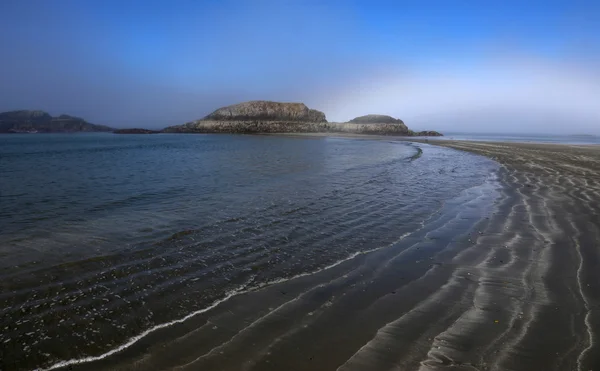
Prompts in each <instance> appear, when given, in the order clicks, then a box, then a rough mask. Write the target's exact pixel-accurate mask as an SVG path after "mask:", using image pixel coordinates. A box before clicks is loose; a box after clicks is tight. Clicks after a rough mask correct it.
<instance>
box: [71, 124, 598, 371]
mask: <svg viewBox="0 0 600 371" xmlns="http://www.w3.org/2000/svg"><path fill="white" fill-rule="evenodd" d="M274 135H276V136H282V135H281V134H274ZM284 136H291V137H306V138H308V137H312V138H322V137H339V138H344V139H370V140H390V141H393V140H399V141H407V142H416V143H425V144H431V145H438V146H443V147H447V148H451V149H455V150H460V151H466V152H471V153H475V154H478V155H483V156H486V157H488V158H490V159H492V160H494V161H496V162H498V163H500V164H501V165H502V167H501V168H500V169H499V170H498V171H497V176H498V178H499V182H500V183H501V184H502V185H503V187H502V189H501V190H500V192H501V196H500V197H499V198H497V199H496V204H495V207H494V210H495V211H494V212H493V213H491V214H489V215H488V216H487V217H482V215H483V214H481V215H480V213H481V211H480V210H479V211H478V210H477V207H476V206H475V205H471V204H469V203H465V204H461V203H460V202H457V204H456V209H455V210H456V216H460V217H458V218H456V220H454V219H452V220H434V221H433V222H431V223H429V224H427V228H428V230H423V231H421V230H419V231H415V233H414V235H412V236H407V238H404V239H402V241H399V245H402V248H395V249H384V250H379V251H374V252H372V253H367V254H362V255H360V256H356V257H354V258H353V259H350V260H348V261H345V262H343V263H341V264H339V265H336V266H334V267H332V268H331V269H327V270H324V271H321V272H318V273H317V274H315V275H310V276H303V277H298V278H296V279H294V280H291V281H288V282H283V283H281V284H275V285H271V286H268V287H265V288H263V289H260V290H257V291H252V292H248V293H243V294H240V295H238V296H235V297H232V298H231V300H228V301H226V302H222V303H220V304H219V305H218V307H215V308H212V309H210V310H208V311H207V313H205V314H206V315H204V314H203V315H201V316H197V317H194V318H190V319H189V320H187V321H186V322H185V323H180V324H179V325H178V326H176V327H173V328H169V329H165V330H161V331H160V333H158V332H157V333H156V334H151V335H150V336H148V337H147V338H144V339H141V340H140V341H139V343H136V344H134V345H133V346H132V347H131V348H129V349H126V350H124V351H123V352H122V353H118V354H114V355H113V356H111V357H108V358H106V359H103V360H101V361H99V362H93V363H85V364H80V365H78V364H73V369H82V370H84V369H85V370H90V369H99V370H101V369H119V370H128V369H171V368H174V367H178V368H180V369H189V370H194V369H198V368H200V369H207V370H210V369H215V370H228V369H231V370H234V369H239V368H240V367H242V366H244V367H246V368H248V369H253V370H277V369H281V368H282V367H287V368H289V367H293V369H300V370H304V369H306V370H308V369H311V370H330V369H339V370H363V369H390V368H394V367H396V368H397V367H400V369H407V370H412V369H420V370H438V369H442V368H447V367H448V366H450V367H452V368H453V369H457V370H473V369H478V370H485V369H498V370H504V369H514V370H531V369H548V370H563V369H577V370H592V369H597V368H599V367H600V348H599V344H598V343H597V337H598V329H599V328H600V313H599V312H598V309H597V308H598V304H600V284H599V283H598V280H597V273H596V272H597V269H596V268H597V267H598V266H599V263H600V252H598V251H596V250H597V248H596V246H597V244H598V241H600V219H599V212H600V175H598V174H600V146H580V145H575V146H573V145H565V144H531V143H494V142H466V141H447V140H444V141H429V140H426V139H422V140H420V139H417V138H411V137H406V138H398V137H392V136H372V135H356V134H351V135H342V136H337V135H330V134H324V135H316V136H315V135H312V134H291V135H284ZM374 137H375V138H374ZM488 192H492V193H493V192H494V191H493V190H487V191H480V194H478V196H477V197H483V198H485V197H490V193H488ZM463 213H464V215H463ZM473 218H475V219H476V221H475V222H473V221H472V220H475V219H473ZM465 220H466V221H465ZM467 221H468V223H471V224H468V223H467ZM459 222H461V223H467V224H465V225H471V227H469V230H468V233H466V234H464V235H463V234H462V233H459V234H453V231H454V230H460V228H457V226H456V225H454V224H453V223H459ZM436 223H437V224H436ZM473 223H474V224H473ZM163 331H164V332H163Z"/></svg>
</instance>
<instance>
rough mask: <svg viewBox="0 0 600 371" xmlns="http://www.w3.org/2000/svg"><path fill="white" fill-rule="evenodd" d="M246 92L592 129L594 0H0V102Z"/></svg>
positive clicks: (159, 118)
mask: <svg viewBox="0 0 600 371" xmlns="http://www.w3.org/2000/svg"><path fill="white" fill-rule="evenodd" d="M247 100H274V101H281V102H303V103H305V104H306V105H307V106H309V107H310V108H315V109H318V110H321V111H323V112H325V114H326V116H327V119H328V120H329V121H347V120H350V119H352V118H354V117H356V116H360V115H364V114H370V113H374V114H387V115H391V116H394V117H397V118H400V119H402V120H404V121H405V123H406V124H407V125H408V126H409V127H410V128H411V129H414V130H424V129H431V130H438V131H442V132H457V131H458V132H460V131H468V132H495V133H525V132H526V133H551V134H563V133H567V134H600V1H595V0H592V1H577V0H571V1H568V0H567V1H557V0H545V1H542V0H521V1H514V0H472V1H466V0H465V1H460V0H421V1H418V0H415V1H402V0H396V1H377V0H369V1H358V0H343V1H342V0H340V1H336V0H332V1H327V0H320V1H319V0H223V1H217V0H212V1H211V0H205V1H201V0H197V1H192V0H176V1H154V0H146V1H137V0H120V1H113V0H98V1H93V0H2V1H0V111H9V110H16V109H41V110H45V111H48V112H49V113H50V114H52V115H59V114H61V113H66V114H71V115H75V116H80V117H83V118H85V119H86V120H88V121H90V122H93V123H97V124H104V125H109V126H113V127H145V128H151V129H155V128H163V127H165V126H169V125H177V124H182V123H185V122H188V121H192V120H196V119H199V118H201V117H203V116H205V115H206V114H209V113H210V112H212V111H214V110H215V109H217V108H219V107H221V106H225V105H229V104H235V103H239V102H243V101H247Z"/></svg>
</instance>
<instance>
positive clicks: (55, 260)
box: [0, 134, 496, 369]
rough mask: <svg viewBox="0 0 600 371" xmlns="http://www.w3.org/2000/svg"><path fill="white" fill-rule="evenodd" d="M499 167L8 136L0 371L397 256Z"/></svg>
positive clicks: (138, 138)
mask: <svg viewBox="0 0 600 371" xmlns="http://www.w3.org/2000/svg"><path fill="white" fill-rule="evenodd" d="M495 167H496V165H495V164H494V163H493V162H491V161H489V160H487V159H485V158H482V157H478V156H474V155H470V154H466V153H462V152H458V151H454V150H450V149H443V148H436V147H433V146H427V145H424V144H423V145H422V144H419V145H412V144H408V143H402V142H391V141H371V140H345V139H333V138H321V139H299V138H284V137H266V136H265V137H261V136H228V135H177V134H173V135H168V134H164V135H163V134H161V135H122V136H119V135H112V134H81V135H60V134H54V135H50V134H49V135H44V134H39V135H4V136H0V203H1V206H2V207H1V209H0V268H1V269H0V329H1V331H0V369H31V368H36V367H47V366H50V365H52V364H55V363H57V362H60V361H62V360H68V359H77V358H82V357H87V356H97V355H101V354H104V353H106V352H109V351H111V350H112V349H115V348H117V347H119V346H121V345H122V344H125V343H126V342H127V341H129V340H130V339H132V338H134V337H136V336H139V335H140V334H142V333H143V332H144V331H146V330H148V329H151V328H153V327H156V326H161V325H163V324H165V323H168V322H169V321H173V320H176V319H180V318H184V317H185V316H187V315H189V314H191V313H194V312H195V311H199V310H202V309H203V308H206V307H208V306H210V305H212V304H213V303H215V302H217V301H219V300H223V299H224V298H227V297H228V295H231V293H234V292H240V291H243V290H252V289H256V288H258V287H261V286H264V285H267V284H273V283H274V282H277V281H281V280H287V279H290V278H292V277H294V276H297V275H302V274H308V273H310V272H315V271H318V270H319V269H323V268H326V267H328V266H331V265H333V264H336V263H338V262H340V261H343V260H345V259H349V258H352V257H353V256H355V255H356V254H360V253H362V252H367V251H371V250H374V249H380V248H385V247H386V246H390V245H392V244H394V243H395V242H397V241H399V239H401V238H403V236H405V235H406V234H409V233H411V232H413V231H415V230H417V229H419V228H421V227H422V226H423V225H425V224H426V223H427V222H428V220H429V219H431V218H432V217H433V216H434V215H436V213H439V212H440V210H441V208H442V206H443V205H444V203H445V202H446V201H447V200H449V199H451V198H453V197H457V196H458V195H460V194H463V197H471V196H469V194H467V196H464V192H465V190H466V189H470V188H472V187H479V186H480V185H482V184H485V182H486V181H490V180H489V179H490V174H491V172H492V171H493V170H494V169H495ZM472 197H475V196H472Z"/></svg>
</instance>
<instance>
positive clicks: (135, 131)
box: [113, 128, 161, 134]
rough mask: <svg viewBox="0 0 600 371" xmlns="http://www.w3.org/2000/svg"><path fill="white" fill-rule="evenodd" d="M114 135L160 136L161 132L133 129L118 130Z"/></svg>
mask: <svg viewBox="0 0 600 371" xmlns="http://www.w3.org/2000/svg"><path fill="white" fill-rule="evenodd" d="M113 133H115V134H160V133H161V131H158V130H150V129H140V128H133V129H118V130H115V131H113Z"/></svg>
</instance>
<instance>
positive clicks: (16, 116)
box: [0, 110, 114, 133]
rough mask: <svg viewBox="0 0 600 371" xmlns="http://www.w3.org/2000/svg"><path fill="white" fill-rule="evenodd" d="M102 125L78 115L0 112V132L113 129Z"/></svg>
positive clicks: (26, 111) (95, 130) (67, 131)
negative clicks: (56, 115)
mask: <svg viewBox="0 0 600 371" xmlns="http://www.w3.org/2000/svg"><path fill="white" fill-rule="evenodd" d="M113 130H114V129H113V128H110V127H108V126H104V125H95V124H90V123H89V122H87V121H85V120H84V119H82V118H80V117H75V116H69V115H60V116H58V117H52V116H50V114H48V113H47V112H44V111H39V110H36V111H28V110H21V111H10V112H2V113H0V133H73V132H104V131H113Z"/></svg>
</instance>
